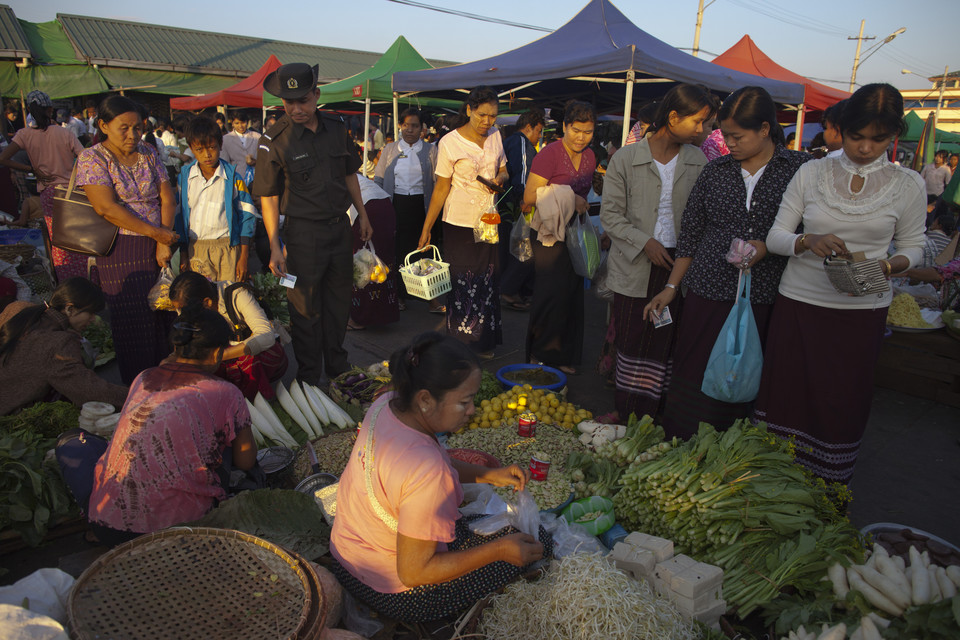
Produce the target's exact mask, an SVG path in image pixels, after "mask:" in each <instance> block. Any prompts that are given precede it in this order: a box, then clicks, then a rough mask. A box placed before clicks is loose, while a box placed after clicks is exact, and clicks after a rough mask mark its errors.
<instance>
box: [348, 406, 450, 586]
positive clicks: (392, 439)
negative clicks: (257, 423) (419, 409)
mask: <svg viewBox="0 0 960 640" xmlns="http://www.w3.org/2000/svg"><path fill="white" fill-rule="evenodd" d="M392 397H393V394H392V393H390V394H385V395H384V396H383V397H381V398H380V399H378V400H377V401H376V402H375V403H374V404H373V406H372V407H370V410H369V411H368V412H367V415H366V417H365V418H364V420H363V426H362V427H361V428H360V434H359V436H358V437H357V442H356V444H354V446H353V452H352V453H351V456H350V462H349V463H347V468H346V469H344V471H343V475H342V476H340V486H339V488H338V489H337V517H336V519H335V520H334V523H333V531H332V532H331V534H330V553H332V554H333V556H334V557H335V558H336V559H337V561H338V562H340V564H341V565H343V567H344V568H345V569H346V570H347V571H349V572H350V574H351V575H353V576H354V577H355V578H357V579H358V580H359V581H360V582H362V583H364V584H365V585H367V586H368V587H370V588H371V589H374V590H375V591H379V592H380V593H399V592H401V591H405V590H406V589H407V587H406V586H405V585H404V584H403V583H402V582H400V577H399V576H398V575H397V533H396V532H394V531H392V530H391V529H390V528H389V527H388V526H387V525H386V524H384V522H383V521H382V520H381V519H380V518H379V517H378V516H377V514H376V513H375V512H374V510H373V507H372V506H371V504H370V500H369V498H368V496H367V490H366V482H365V479H364V464H365V463H366V461H367V452H366V444H367V429H368V426H367V425H368V424H369V420H370V419H371V417H372V416H373V413H374V412H375V411H376V410H377V407H380V406H382V407H383V409H382V410H381V411H380V414H379V416H377V422H376V425H375V429H374V434H375V438H374V447H373V449H374V454H375V455H374V459H375V469H373V472H372V480H373V491H374V495H375V496H376V498H377V500H378V501H379V503H380V506H382V507H383V509H384V510H385V511H386V512H387V514H389V515H390V516H392V517H393V518H394V519H395V520H396V521H397V532H399V533H402V534H403V535H405V536H407V537H408V538H416V539H418V540H433V541H436V542H439V543H440V544H439V545H438V550H439V551H446V544H444V543H447V542H453V540H454V538H455V537H456V521H457V519H458V518H459V517H460V512H459V511H458V507H459V506H460V503H461V502H463V488H462V487H461V486H460V475H459V474H458V473H457V470H456V469H454V468H453V465H452V463H451V461H450V456H448V455H447V451H446V449H444V448H443V447H442V446H441V445H440V444H439V443H438V442H437V440H436V439H435V438H431V437H430V436H428V435H426V434H424V433H421V432H419V431H415V430H414V429H411V428H410V427H408V426H407V425H405V424H403V423H402V422H400V420H398V419H397V417H396V416H395V415H393V411H392V410H391V409H390V406H389V404H387V403H389V402H390V398H392Z"/></svg>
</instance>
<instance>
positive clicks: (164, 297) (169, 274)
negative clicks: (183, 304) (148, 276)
mask: <svg viewBox="0 0 960 640" xmlns="http://www.w3.org/2000/svg"><path fill="white" fill-rule="evenodd" d="M171 284H173V270H172V269H171V268H170V267H164V268H162V269H160V277H159V278H157V281H156V283H154V285H153V286H152V287H150V291H148V292H147V304H149V305H150V308H151V309H153V310H154V311H174V308H173V302H171V301H170V285H171Z"/></svg>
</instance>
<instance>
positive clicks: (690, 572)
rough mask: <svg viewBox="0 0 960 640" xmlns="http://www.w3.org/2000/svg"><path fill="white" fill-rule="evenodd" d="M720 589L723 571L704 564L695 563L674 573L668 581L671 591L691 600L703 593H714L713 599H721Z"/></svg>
mask: <svg viewBox="0 0 960 640" xmlns="http://www.w3.org/2000/svg"><path fill="white" fill-rule="evenodd" d="M677 557H680V556H677ZM674 559H676V558H674ZM658 567H659V565H658ZM722 587H723V569H721V568H720V567H715V566H713V565H711V564H706V563H704V562H695V563H694V564H693V565H691V566H688V567H685V568H684V569H683V570H682V571H678V572H676V573H674V574H673V576H672V577H671V579H670V590H671V591H673V592H674V593H676V594H677V595H680V596H683V597H685V598H691V599H693V600H696V599H697V598H699V597H700V596H701V595H702V594H704V593H715V594H716V595H715V596H714V597H715V598H717V599H719V598H722V597H723V594H722Z"/></svg>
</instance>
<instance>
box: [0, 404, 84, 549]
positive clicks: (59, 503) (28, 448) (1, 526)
mask: <svg viewBox="0 0 960 640" xmlns="http://www.w3.org/2000/svg"><path fill="white" fill-rule="evenodd" d="M79 416H80V410H79V409H77V408H76V407H74V406H73V405H72V404H70V403H69V402H46V403H44V402H41V403H38V404H36V405H34V406H32V407H28V408H26V409H24V410H23V411H21V412H20V413H18V414H16V415H13V416H5V417H3V418H0V532H3V531H8V530H13V531H16V532H17V533H19V534H20V536H21V537H22V538H23V540H24V542H26V543H27V544H29V545H30V546H36V545H38V544H40V542H42V541H43V537H44V536H45V535H46V533H47V529H48V527H50V526H51V525H52V524H54V523H55V522H56V521H57V520H59V519H60V518H63V517H67V516H72V515H74V514H75V513H76V504H75V503H74V501H73V498H71V497H70V494H69V492H68V491H67V487H66V485H65V484H64V482H63V477H62V476H61V475H60V469H59V467H58V466H57V462H56V460H54V459H52V458H48V457H47V456H46V454H47V451H49V450H50V449H52V448H53V447H54V445H56V443H57V436H59V435H60V434H61V433H63V432H64V431H66V430H68V429H72V428H74V427H76V426H77V419H78V418H79Z"/></svg>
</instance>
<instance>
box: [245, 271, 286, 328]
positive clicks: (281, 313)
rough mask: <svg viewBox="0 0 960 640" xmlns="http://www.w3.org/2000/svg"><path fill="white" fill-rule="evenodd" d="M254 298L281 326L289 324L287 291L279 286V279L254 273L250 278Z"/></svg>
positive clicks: (267, 274) (271, 275)
mask: <svg viewBox="0 0 960 640" xmlns="http://www.w3.org/2000/svg"><path fill="white" fill-rule="evenodd" d="M251 280H252V284H253V290H254V292H255V297H256V298H257V300H258V301H259V302H260V305H261V306H263V307H267V308H269V310H270V313H271V315H272V316H273V317H274V318H275V319H276V320H277V321H278V322H279V323H280V324H282V325H289V324H290V310H289V308H288V307H287V290H286V288H285V287H282V286H280V278H278V277H276V276H275V275H273V274H271V273H255V274H253V277H252V278H251Z"/></svg>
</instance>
